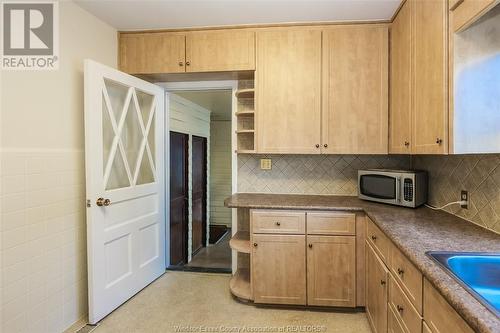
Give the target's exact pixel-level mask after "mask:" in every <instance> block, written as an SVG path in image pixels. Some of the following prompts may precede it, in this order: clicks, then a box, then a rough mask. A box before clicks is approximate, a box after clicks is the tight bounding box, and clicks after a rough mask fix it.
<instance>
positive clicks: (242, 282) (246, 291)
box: [229, 268, 252, 300]
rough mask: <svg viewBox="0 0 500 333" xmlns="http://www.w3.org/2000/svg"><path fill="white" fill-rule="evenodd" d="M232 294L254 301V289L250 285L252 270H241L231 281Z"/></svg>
mask: <svg viewBox="0 0 500 333" xmlns="http://www.w3.org/2000/svg"><path fill="white" fill-rule="evenodd" d="M229 289H230V290H231V293H232V294H233V295H234V296H236V297H239V298H243V299H246V300H252V288H251V285H250V270H249V269H244V268H239V269H238V270H237V271H236V273H235V274H234V275H233V277H232V278H231V281H229Z"/></svg>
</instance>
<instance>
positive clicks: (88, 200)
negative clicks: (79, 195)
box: [87, 199, 91, 207]
mask: <svg viewBox="0 0 500 333" xmlns="http://www.w3.org/2000/svg"><path fill="white" fill-rule="evenodd" d="M90 206H91V204H90V199H87V207H90Z"/></svg>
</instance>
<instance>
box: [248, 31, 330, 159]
mask: <svg viewBox="0 0 500 333" xmlns="http://www.w3.org/2000/svg"><path fill="white" fill-rule="evenodd" d="M255 85H256V89H257V92H256V100H257V110H256V112H255V116H256V117H257V128H256V135H257V150H258V152H259V153H289V154H294V153H296V154H299V153H303V154H319V153H320V149H319V147H320V146H319V144H320V118H321V31H319V30H306V29H294V28H290V29H272V30H268V31H262V32H257V72H256V82H255Z"/></svg>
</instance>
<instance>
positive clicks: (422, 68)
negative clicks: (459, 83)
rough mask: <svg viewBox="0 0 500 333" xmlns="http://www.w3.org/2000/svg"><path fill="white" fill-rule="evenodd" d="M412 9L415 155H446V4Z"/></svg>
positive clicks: (428, 2)
mask: <svg viewBox="0 0 500 333" xmlns="http://www.w3.org/2000/svg"><path fill="white" fill-rule="evenodd" d="M410 3H411V4H412V6H413V11H414V13H413V14H414V16H413V31H414V34H413V36H414V37H413V40H414V42H413V54H414V63H413V66H414V67H413V73H414V78H413V83H414V85H413V101H414V102H413V103H414V110H413V140H412V143H411V144H412V153H414V154H446V153H447V152H448V70H447V66H448V51H447V50H448V46H447V45H448V44H447V43H448V2H447V1H431V0H426V1H417V0H410Z"/></svg>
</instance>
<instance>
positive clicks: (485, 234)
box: [224, 193, 500, 333]
mask: <svg viewBox="0 0 500 333" xmlns="http://www.w3.org/2000/svg"><path fill="white" fill-rule="evenodd" d="M224 204H225V206H226V207H229V208H261V209H302V210H343V211H345V210H349V211H364V212H365V214H366V215H368V216H369V217H370V218H371V219H372V220H373V222H375V223H376V224H377V225H378V226H379V228H380V229H381V230H382V231H383V232H384V233H385V234H386V235H387V236H388V237H389V238H390V239H391V240H392V241H393V243H394V244H395V245H396V246H397V247H398V248H399V249H400V250H401V251H402V252H403V253H404V254H405V255H406V256H407V257H408V258H409V259H410V260H411V261H412V262H413V264H414V265H415V266H416V267H417V268H418V269H419V270H420V271H421V272H422V273H423V275H424V276H425V278H427V280H429V281H430V282H431V283H432V284H433V285H434V287H435V288H436V289H437V290H438V291H439V292H440V293H441V294H442V295H443V296H444V298H446V300H447V301H448V302H449V303H450V305H451V306H452V307H453V308H454V309H455V310H456V311H457V312H458V313H459V314H460V315H461V316H462V317H463V318H464V320H465V321H466V322H467V323H468V324H469V325H470V326H471V328H473V329H474V330H475V331H477V332H480V333H492V332H495V333H497V332H499V333H500V319H499V318H497V317H496V315H494V314H493V313H492V312H490V311H489V310H488V309H487V308H486V307H485V306H483V305H482V304H481V303H479V302H478V301H477V300H476V299H475V298H474V297H473V296H472V295H471V294H470V293H469V292H468V291H467V290H465V289H464V288H463V287H462V286H461V285H460V284H458V283H457V282H456V281H455V280H454V279H453V278H452V277H451V276H450V275H448V274H447V273H446V272H445V271H444V270H443V269H442V268H440V267H439V266H438V265H437V264H436V263H435V262H434V261H433V260H432V259H431V258H429V257H428V256H427V255H426V254H425V252H427V251H467V252H500V235H499V234H496V233H494V232H492V231H489V230H486V229H484V228H482V227H480V226H477V225H475V224H473V223H471V222H468V221H465V220H463V219H461V218H459V217H457V216H455V215H452V214H448V213H446V212H443V211H435V210H432V209H429V208H425V207H420V208H416V209H411V208H402V207H397V206H391V205H385V204H378V203H374V202H368V201H363V200H360V199H358V198H357V197H352V196H333V195H296V194H252V193H238V194H234V195H232V196H231V197H229V198H227V199H226V200H225V201H224Z"/></svg>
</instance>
